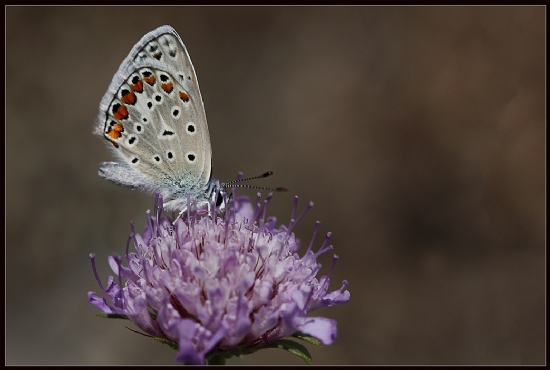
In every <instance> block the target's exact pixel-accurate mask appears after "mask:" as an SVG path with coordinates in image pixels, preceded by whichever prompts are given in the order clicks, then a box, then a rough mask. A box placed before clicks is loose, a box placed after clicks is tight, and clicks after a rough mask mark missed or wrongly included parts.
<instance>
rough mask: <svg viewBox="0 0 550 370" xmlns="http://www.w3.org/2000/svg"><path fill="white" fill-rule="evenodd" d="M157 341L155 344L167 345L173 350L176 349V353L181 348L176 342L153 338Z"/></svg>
mask: <svg viewBox="0 0 550 370" xmlns="http://www.w3.org/2000/svg"><path fill="white" fill-rule="evenodd" d="M153 339H154V340H155V342H159V343H162V344H166V345H167V346H170V347H171V348H172V349H175V350H176V351H177V350H178V348H179V346H178V344H177V343H176V342H174V341H172V340H168V339H164V338H159V337H155V338H153Z"/></svg>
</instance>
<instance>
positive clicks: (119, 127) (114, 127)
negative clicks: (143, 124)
mask: <svg viewBox="0 0 550 370" xmlns="http://www.w3.org/2000/svg"><path fill="white" fill-rule="evenodd" d="M111 129H112V130H115V131H117V132H123V131H124V127H123V126H122V124H120V123H115V124H114V125H112V127H111Z"/></svg>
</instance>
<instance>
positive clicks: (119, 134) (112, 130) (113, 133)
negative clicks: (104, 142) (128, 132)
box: [107, 129, 122, 139]
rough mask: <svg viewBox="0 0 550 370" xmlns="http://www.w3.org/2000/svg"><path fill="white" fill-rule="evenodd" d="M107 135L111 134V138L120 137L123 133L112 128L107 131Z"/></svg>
mask: <svg viewBox="0 0 550 370" xmlns="http://www.w3.org/2000/svg"><path fill="white" fill-rule="evenodd" d="M107 136H109V137H110V138H111V139H118V138H119V137H121V136H122V134H121V133H120V131H118V130H115V129H110V130H109V131H108V132H107Z"/></svg>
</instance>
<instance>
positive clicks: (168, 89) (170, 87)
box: [161, 82, 174, 94]
mask: <svg viewBox="0 0 550 370" xmlns="http://www.w3.org/2000/svg"><path fill="white" fill-rule="evenodd" d="M161 87H162V89H163V90H164V91H166V93H168V94H170V93H171V92H172V90H174V85H172V83H171V82H168V83H166V84H162V85H161Z"/></svg>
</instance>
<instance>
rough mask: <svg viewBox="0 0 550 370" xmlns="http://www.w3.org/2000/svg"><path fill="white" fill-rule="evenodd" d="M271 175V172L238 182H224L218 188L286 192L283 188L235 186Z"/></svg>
mask: <svg viewBox="0 0 550 370" xmlns="http://www.w3.org/2000/svg"><path fill="white" fill-rule="evenodd" d="M271 175H273V171H267V172H265V173H263V174H261V175H258V176H253V177H248V178H246V179H239V180H234V181H230V182H224V183H222V184H220V186H221V187H222V188H228V187H233V188H248V189H260V190H270V191H288V189H287V188H283V187H278V188H266V187H263V186H252V185H247V184H237V183H238V182H242V181H249V180H255V179H263V178H264V177H269V176H271Z"/></svg>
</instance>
